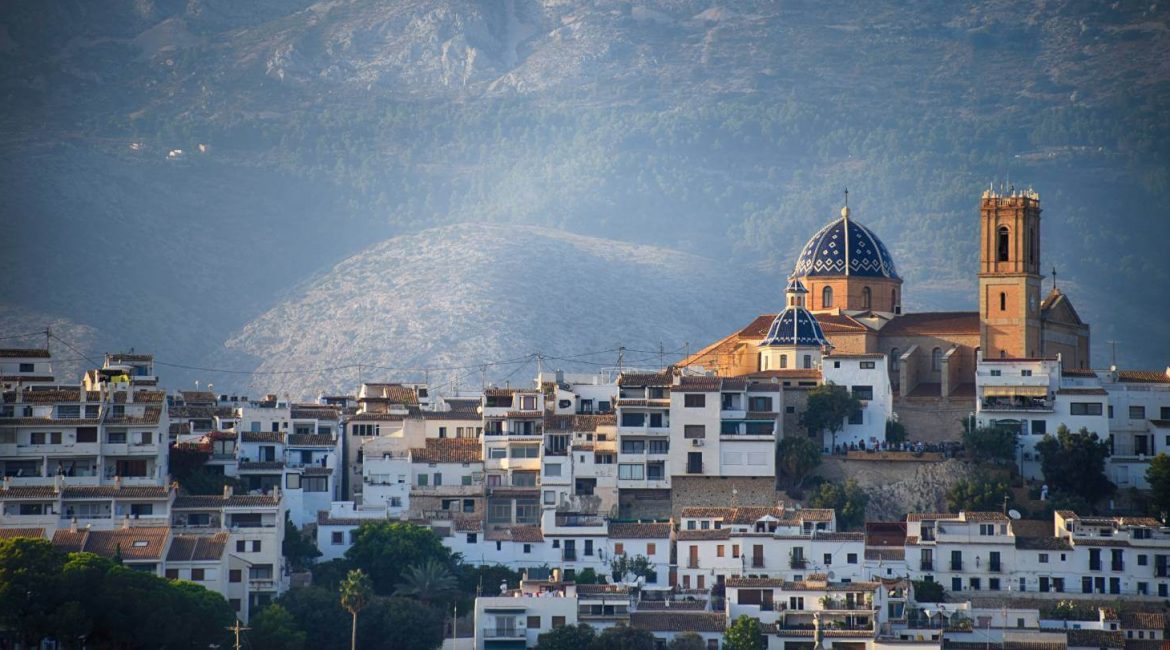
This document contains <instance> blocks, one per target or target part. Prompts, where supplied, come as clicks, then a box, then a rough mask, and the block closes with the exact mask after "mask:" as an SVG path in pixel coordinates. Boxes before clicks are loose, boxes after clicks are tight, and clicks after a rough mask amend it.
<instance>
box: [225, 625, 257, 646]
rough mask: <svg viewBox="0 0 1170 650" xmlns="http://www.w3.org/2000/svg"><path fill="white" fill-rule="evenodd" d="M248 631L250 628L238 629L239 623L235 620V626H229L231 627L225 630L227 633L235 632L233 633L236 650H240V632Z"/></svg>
mask: <svg viewBox="0 0 1170 650" xmlns="http://www.w3.org/2000/svg"><path fill="white" fill-rule="evenodd" d="M250 629H252V628H250V627H240V621H239V620H236V624H235V625H233V626H231V627H229V628H227V630H228V631H229V632H235V633H236V650H240V632H247V631H248V630H250Z"/></svg>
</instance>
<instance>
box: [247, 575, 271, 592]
mask: <svg viewBox="0 0 1170 650" xmlns="http://www.w3.org/2000/svg"><path fill="white" fill-rule="evenodd" d="M276 586H277V585H276V580H275V579H273V578H252V579H250V580H248V588H249V589H251V590H252V591H276Z"/></svg>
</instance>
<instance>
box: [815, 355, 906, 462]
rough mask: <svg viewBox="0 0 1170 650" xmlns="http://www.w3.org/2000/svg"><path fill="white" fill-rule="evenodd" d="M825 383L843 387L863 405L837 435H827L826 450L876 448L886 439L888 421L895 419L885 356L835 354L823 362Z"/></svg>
mask: <svg viewBox="0 0 1170 650" xmlns="http://www.w3.org/2000/svg"><path fill="white" fill-rule="evenodd" d="M821 376H822V380H823V381H824V383H830V382H832V383H834V384H836V385H838V386H843V387H844V388H845V389H846V390H848V391H849V392H850V393H852V394H853V396H854V397H856V398H857V399H858V400H859V401H860V402H861V410H860V411H859V412H857V413H855V414H853V415H851V416H849V417H847V418H846V419H845V423H844V425H843V427H842V428H841V430H840V431H839V432H837V434H836V436H833V435H832V434H830V433H828V432H826V433H825V439H824V447H825V449H834V446H835V445H839V446H840V447H842V448H846V447H850V446H857V447H861V446H864V447H865V448H866V449H873V448H874V447H875V446H877V445H879V444H881V443H883V442H885V440H886V422H888V421H890V420H892V419H893V418H894V393H893V390H892V389H891V387H890V374H889V371H888V370H887V369H886V355H884V354H838V353H835V352H834V353H832V354H829V355H826V356H825V357H824V358H823V359H822V365H821Z"/></svg>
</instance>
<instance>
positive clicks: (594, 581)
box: [573, 567, 605, 585]
mask: <svg viewBox="0 0 1170 650" xmlns="http://www.w3.org/2000/svg"><path fill="white" fill-rule="evenodd" d="M573 581H574V582H576V583H577V584H579V585H598V584H605V579H604V578H602V577H601V576H599V575H597V572H596V571H594V570H593V567H587V568H586V569H585V570H583V571H581V572H580V573H578V574H577V577H576V578H574V579H573Z"/></svg>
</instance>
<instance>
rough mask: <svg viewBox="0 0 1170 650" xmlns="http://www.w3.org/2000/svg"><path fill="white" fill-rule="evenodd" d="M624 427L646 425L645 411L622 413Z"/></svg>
mask: <svg viewBox="0 0 1170 650" xmlns="http://www.w3.org/2000/svg"><path fill="white" fill-rule="evenodd" d="M622 426H623V427H642V426H646V414H645V413H622Z"/></svg>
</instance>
